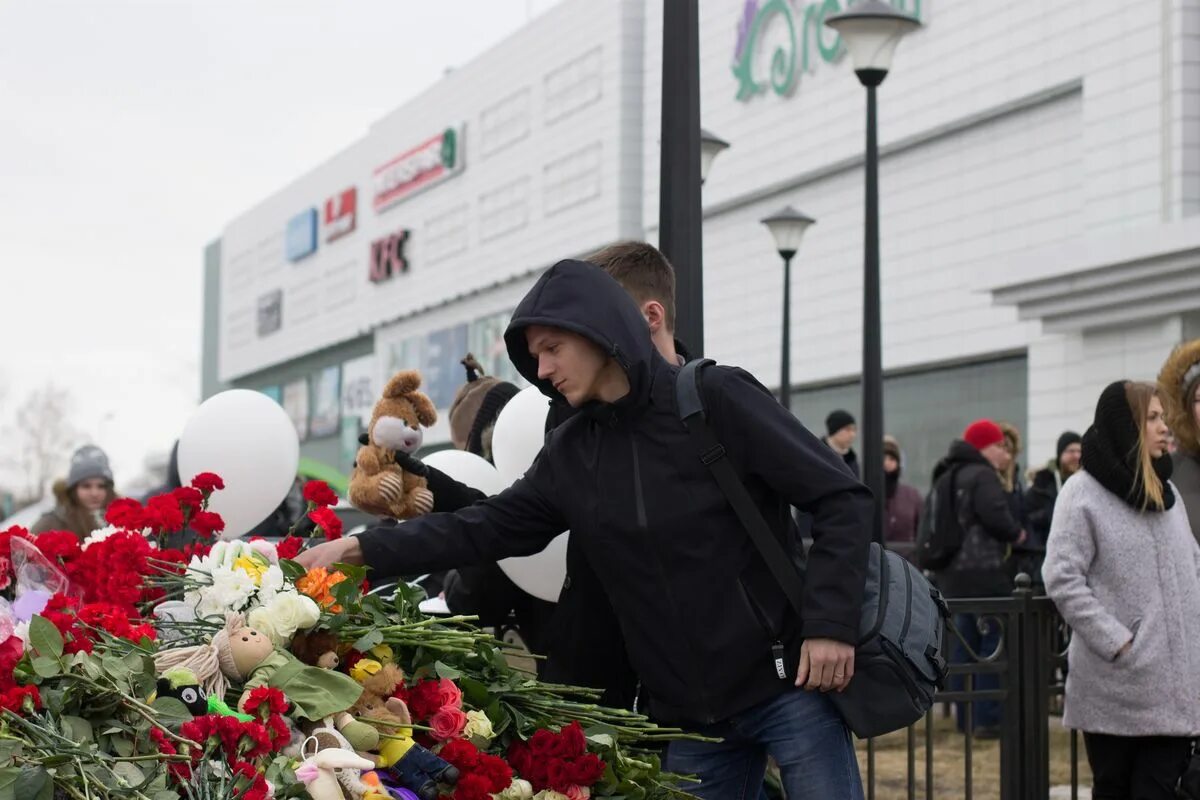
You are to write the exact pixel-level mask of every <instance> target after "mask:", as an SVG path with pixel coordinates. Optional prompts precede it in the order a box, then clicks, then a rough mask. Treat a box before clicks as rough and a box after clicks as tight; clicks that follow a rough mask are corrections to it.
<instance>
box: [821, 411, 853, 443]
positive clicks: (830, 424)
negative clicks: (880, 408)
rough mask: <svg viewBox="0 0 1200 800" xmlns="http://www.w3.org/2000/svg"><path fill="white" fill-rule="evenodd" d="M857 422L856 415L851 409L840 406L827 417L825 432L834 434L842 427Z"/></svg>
mask: <svg viewBox="0 0 1200 800" xmlns="http://www.w3.org/2000/svg"><path fill="white" fill-rule="evenodd" d="M855 424H857V423H855V421H854V416H853V415H852V414H851V413H850V412H849V411H843V410H841V409H840V408H839V409H838V410H837V411H834V412H833V413H831V414H830V415H829V416H828V417H826V418H825V432H826V433H828V434H829V435H830V436H833V435H834V434H835V433H837V432H838V431H840V430H841V429H842V428H845V427H847V426H848V425H855Z"/></svg>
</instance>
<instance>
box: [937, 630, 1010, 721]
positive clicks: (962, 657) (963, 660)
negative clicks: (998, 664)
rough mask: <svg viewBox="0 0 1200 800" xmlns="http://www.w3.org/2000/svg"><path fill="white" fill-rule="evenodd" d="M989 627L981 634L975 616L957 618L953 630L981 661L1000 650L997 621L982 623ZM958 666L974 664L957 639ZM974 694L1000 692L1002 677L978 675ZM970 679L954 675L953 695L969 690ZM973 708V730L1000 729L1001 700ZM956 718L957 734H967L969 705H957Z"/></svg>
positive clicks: (981, 701)
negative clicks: (997, 649) (998, 648)
mask: <svg viewBox="0 0 1200 800" xmlns="http://www.w3.org/2000/svg"><path fill="white" fill-rule="evenodd" d="M983 624H984V625H985V626H986V631H984V632H980V630H979V620H978V618H977V617H976V615H974V614H955V615H954V627H956V628H958V631H959V633H961V634H962V637H963V639H965V640H966V642H967V644H968V645H970V647H971V649H972V650H974V651H975V654H976V655H978V656H980V657H981V658H986V657H987V656H989V655H991V654H992V653H994V652H996V648H997V647H999V646H1000V625H999V623H998V622H997V621H996V620H994V619H988V620H985V621H984V622H983ZM953 663H955V664H971V663H975V659H973V658H972V657H971V656H970V654H968V653H967V650H966V648H965V647H963V643H962V642H960V641H959V640H958V637H954V660H953ZM973 677H974V684H973V686H972V690H973V691H978V692H982V691H990V690H992V689H999V688H1000V676H999V675H998V674H997V673H995V672H991V673H977V674H975V675H974V676H973ZM966 678H967V676H965V675H955V676H954V677H953V678H951V680H950V688H951V690H952V691H956V692H961V691H963V690H964V689H966V688H967V681H966ZM972 705H974V706H975V708H974V711H973V712H972V713H973V716H972V720H971V721H972V722H973V723H974V724H973V726H972V730H976V731H977V730H979V729H980V728H998V727H1000V722H1001V711H1002V710H1003V707H1002V706H1001V703H1000V701H999V700H976V701H974V703H972ZM954 706H955V707H954V711H955V715H956V716H957V718H958V730H959V732H960V733H965V732H966V730H967V704H966V703H955V704H954Z"/></svg>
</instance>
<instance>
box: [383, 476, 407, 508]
mask: <svg viewBox="0 0 1200 800" xmlns="http://www.w3.org/2000/svg"><path fill="white" fill-rule="evenodd" d="M379 496H380V497H381V498H383V500H384V502H385V503H387V504H388V505H393V504H395V503H397V502H399V500H400V498H401V497H403V496H404V481H403V479H402V478H401V477H400V476H399V475H395V474H393V473H390V472H389V473H387V474H385V475H382V476H380V478H379Z"/></svg>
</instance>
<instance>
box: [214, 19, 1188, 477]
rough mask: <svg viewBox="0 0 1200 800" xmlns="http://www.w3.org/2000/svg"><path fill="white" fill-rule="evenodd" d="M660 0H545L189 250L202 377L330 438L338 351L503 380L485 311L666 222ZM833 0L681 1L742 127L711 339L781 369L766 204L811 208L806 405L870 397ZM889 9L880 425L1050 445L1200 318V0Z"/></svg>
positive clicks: (508, 304)
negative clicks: (210, 369) (271, 401)
mask: <svg viewBox="0 0 1200 800" xmlns="http://www.w3.org/2000/svg"><path fill="white" fill-rule="evenodd" d="M661 5H662V4H661V3H659V2H656V0H606V2H602V3H595V2H587V0H565V2H563V3H561V4H560V5H558V6H556V7H554V8H553V9H551V10H550V11H549V12H547V13H546V14H544V15H542V16H541V17H539V18H538V19H536V20H535V21H533V22H532V23H531V24H529V25H528V26H526V27H525V28H524V29H522V30H521V31H520V32H518V33H517V34H515V35H514V36H512V37H511V38H510V39H508V40H506V41H504V42H502V43H501V44H499V45H498V46H496V47H495V48H493V49H492V50H490V51H488V52H487V53H485V54H484V55H482V56H480V57H479V58H478V59H476V60H475V61H473V62H472V63H470V64H468V65H466V66H464V67H462V68H460V69H459V70H457V71H455V72H454V73H452V74H450V75H449V76H447V77H446V78H445V79H444V80H442V81H440V82H439V83H438V84H437V85H436V86H434V87H432V88H431V89H430V90H429V91H427V92H426V93H424V94H423V95H421V96H419V97H417V98H416V99H414V100H413V101H411V102H409V103H407V104H405V106H403V107H402V108H400V109H397V111H396V112H394V113H393V114H392V115H390V116H388V117H386V118H385V119H383V120H380V121H379V122H378V123H376V124H375V125H374V126H372V127H371V129H370V130H369V131H368V133H367V135H366V136H365V137H364V138H363V139H362V140H360V141H358V142H356V143H354V144H352V145H351V146H350V147H349V148H347V150H345V151H343V153H341V154H339V155H337V156H335V157H334V158H333V159H331V160H330V161H329V162H327V163H325V164H324V165H322V166H320V167H318V168H317V169H315V170H313V171H312V172H310V173H308V174H306V175H305V176H303V177H301V178H300V179H298V180H297V181H296V182H295V183H294V184H292V185H291V186H289V187H287V188H285V189H283V190H281V191H280V192H279V193H277V194H276V195H274V196H272V197H271V198H268V199H267V200H266V201H264V202H263V203H262V204H260V205H259V206H257V207H255V208H254V209H252V210H251V211H249V212H247V213H246V214H244V215H242V216H240V217H238V218H237V219H235V220H233V221H232V222H231V223H230V224H229V226H228V227H227V228H226V230H225V231H224V233H223V235H222V237H221V241H220V243H219V247H217V248H216V249H217V250H219V256H217V255H213V254H212V253H211V252H210V267H213V265H216V266H215V269H216V271H217V273H218V275H217V280H216V281H215V283H217V284H219V291H217V292H213V294H216V295H217V297H216V298H215V300H217V301H219V302H218V306H219V307H218V309H217V310H216V311H215V312H214V313H212V314H209V315H207V316H206V319H213V320H219V322H218V323H216V324H215V326H214V327H215V332H214V336H215V339H216V340H217V341H216V342H210V339H211V338H213V337H210V336H209V335H207V333H206V343H209V347H208V349H210V350H212V351H213V352H215V353H217V354H218V356H217V358H216V359H215V361H216V365H217V366H216V369H217V372H218V377H219V379H220V381H221V382H222V383H224V384H234V385H244V386H253V387H255V388H264V389H267V390H268V391H276V389H274V388H273V387H274V386H275V385H276V384H275V382H276V381H278V384H277V385H278V387H279V388H278V391H279V392H280V395H281V400H283V401H284V402H285V405H288V407H289V409H290V410H291V411H293V412H295V414H294V415H295V416H297V417H298V416H299V411H298V406H299V404H300V401H299V399H298V398H299V395H300V389H299V388H295V387H298V386H299V380H300V378H301V377H302V376H301V375H300V373H305V375H306V376H307V377H305V380H306V381H307V384H306V385H307V389H306V390H305V392H306V395H305V396H306V400H305V404H306V406H307V408H306V409H305V413H306V414H307V416H308V420H307V423H306V424H307V425H308V427H309V429H310V430H309V431H308V433H310V434H312V441H313V442H314V444H312V445H309V444H308V443H306V448H308V449H311V448H313V447H317V446H318V444H317V443H318V442H319V441H320V440H321V439H322V437H326V439H328V437H330V436H333V437H337V436H340V437H341V440H342V441H344V442H345V443H346V446H344V447H342V449H341V451H339V452H345V451H346V450H347V449H348V447H349V443H350V441H351V439H350V437H348V436H347V435H346V433H347V431H348V423H347V422H346V420H347V419H350V418H352V417H353V416H354V414H356V413H357V411H356V410H355V408H354V403H353V402H352V399H353V398H343V401H345V402H342V403H341V404H340V405H339V406H338V409H337V410H332V409H330V408H329V404H330V402H331V401H330V399H329V398H330V397H331V396H333V395H331V390H330V388H329V383H330V381H332V380H333V378H332V368H333V367H334V366H338V367H339V370H340V372H339V375H340V377H341V383H345V384H346V388H349V386H350V385H351V384H352V383H353V382H354V381H353V380H351V381H347V380H346V377H347V375H349V376H350V377H351V378H352V379H353V378H354V376H356V375H362V374H365V373H366V372H370V373H371V374H372V375H373V376H375V378H374V379H375V380H376V386H375V388H376V389H377V388H378V386H377V382H378V380H379V379H380V377H381V376H383V375H385V374H389V373H390V372H391V371H394V370H395V369H398V368H402V367H407V366H416V367H419V368H421V369H422V370H423V372H424V373H425V375H426V379H427V383H428V384H429V385H430V389H431V394H433V395H434V398H435V400H436V401H437V402H438V404H439V405H441V406H443V407H445V406H446V405H448V402H449V399H448V396H452V394H453V389H454V388H455V387H456V386H457V385H458V384H459V383H460V382H461V380H462V372H461V370H460V369H459V368H458V367H457V365H456V362H457V360H458V358H461V356H462V354H463V353H465V352H466V350H467V349H473V350H474V351H475V352H476V355H480V351H481V350H482V351H484V353H486V356H485V358H487V359H488V363H489V365H490V366H491V367H492V369H494V370H496V371H498V372H499V373H500V374H506V373H505V370H506V369H507V367H506V365H505V362H504V358H503V352H502V349H501V348H500V347H499V345H498V334H499V332H501V331H502V330H503V326H504V324H505V322H506V319H507V314H508V313H509V312H510V311H511V309H512V308H513V306H514V305H515V303H516V301H517V300H518V299H519V298H520V296H521V295H522V294H523V292H524V291H525V290H526V289H527V288H528V286H529V285H530V284H531V283H532V281H533V280H535V279H536V276H537V274H538V273H540V271H541V270H543V269H545V268H546V267H548V266H549V265H550V264H552V263H553V262H554V261H556V260H557V259H559V258H563V257H569V256H578V255H582V254H585V253H587V252H589V251H591V250H593V249H595V248H597V247H599V246H602V245H604V244H606V243H608V242H612V241H616V240H619V239H625V238H647V239H648V240H650V241H654V240H655V237H656V235H657V229H658V167H659V164H658V161H659V146H658V141H659V116H660V107H661V101H662V98H661V93H660V88H661V80H660V66H661V63H660V53H661V44H662V37H663V31H662V23H661ZM842 5H843V3H840V2H839V0H792V2H788V0H769V1H764V0H747V1H746V2H743V1H742V0H701V3H700V13H701V18H700V38H701V42H700V47H701V76H700V77H701V106H702V123H703V125H704V127H705V128H707V129H709V130H711V131H713V132H715V133H717V134H719V135H720V136H721V137H723V138H725V139H727V140H728V141H729V142H730V143H731V145H732V146H731V147H730V149H729V150H728V151H727V152H725V153H723V154H722V155H721V156H720V157H719V158H718V160H717V161H716V163H715V165H714V167H713V169H712V172H711V173H710V175H709V178H708V180H707V182H706V184H705V186H704V199H703V204H704V229H703V237H704V281H705V309H704V312H705V320H706V331H705V347H706V352H705V355H707V356H710V357H713V358H716V359H718V360H719V361H722V362H727V363H736V364H740V365H742V366H744V367H746V368H748V369H750V370H751V371H752V372H754V373H755V374H756V375H758V376H759V377H760V379H761V380H762V381H763V382H764V383H766V384H767V385H769V386H775V385H777V384H778V380H779V379H778V375H779V370H780V364H779V358H780V348H781V322H782V307H781V290H782V268H781V262H780V259H779V257H778V255H777V254H776V253H775V252H774V249H773V245H772V242H771V239H770V236H769V235H768V233H767V232H766V230H765V228H763V226H762V225H761V224H760V223H759V222H758V221H759V220H760V219H761V218H762V217H765V216H767V215H768V214H770V213H771V212H773V211H775V210H777V209H778V208H780V207H782V206H784V205H787V204H791V205H794V206H796V207H797V208H799V209H801V210H803V211H805V212H806V213H808V214H810V215H811V216H813V217H815V218H816V219H817V220H818V222H817V224H816V225H815V226H813V227H812V228H811V229H810V230H809V232H808V233H807V234H806V238H805V241H804V243H803V245H802V248H801V251H800V253H799V254H798V255H797V257H796V259H795V261H794V262H793V287H792V329H791V353H792V364H791V375H792V381H793V384H794V389H793V392H794V396H795V400H794V409H795V410H796V412H797V413H798V414H799V416H800V417H801V419H803V420H804V421H805V422H806V423H807V424H809V425H810V426H811V427H814V428H820V426H821V422H822V420H823V419H824V415H825V413H826V412H827V411H829V410H831V409H832V408H833V407H837V406H842V407H846V408H848V409H849V410H851V411H852V412H856V411H857V407H858V405H857V404H858V402H859V399H858V398H859V395H858V388H857V380H858V373H859V368H860V364H861V320H862V296H861V295H862V249H863V248H862V226H863V155H862V154H863V139H864V102H865V97H864V92H863V91H862V89H861V88H860V87H859V86H858V84H857V81H856V80H855V78H854V76H853V74H852V71H851V68H850V65H849V63H848V60H847V59H845V58H844V57H842V54H841V50H842V48H841V47H840V43H839V42H838V41H837V38H836V36H834V34H833V32H832V31H830V30H828V29H825V28H824V26H823V25H822V24H821V21H822V20H823V18H824V17H825V16H827V15H829V14H832V13H836V12H837V11H838V10H841V7H842ZM896 5H897V6H900V7H902V8H903V9H904V10H906V11H908V12H909V13H913V14H916V15H917V16H919V17H920V18H921V20H922V22H923V27H922V29H921V30H920V31H919V32H918V33H915V34H913V35H911V36H910V37H908V38H907V39H906V40H905V41H904V42H902V44H901V46H900V49H899V50H898V52H897V56H896V59H895V62H894V69H893V74H891V75H889V77H888V78H887V80H886V81H885V83H884V84H883V86H882V87H881V89H880V93H879V100H880V144H881V152H882V161H881V168H880V176H881V208H882V218H881V219H882V263H883V295H882V303H883V343H884V369H885V373H886V374H887V380H886V383H885V388H886V392H887V394H886V399H885V418H886V420H887V426H888V429H889V432H891V433H894V434H895V435H897V436H898V437H899V438H900V439H901V442H902V444H903V445H904V446H905V448H906V451H907V453H908V463H909V464H910V465H911V467H912V468H911V470H910V474H911V475H913V476H914V478H915V480H916V481H917V482H918V484H919V485H920V484H921V483H922V482H923V481H924V480H925V477H924V476H926V475H927V474H928V471H929V468H930V467H931V466H932V462H933V461H934V460H936V458H937V457H938V455H940V454H941V452H944V450H945V448H946V445H947V444H948V441H949V438H950V437H951V436H953V435H954V433H955V432H957V431H959V430H961V428H962V427H963V425H964V424H965V423H967V422H969V421H970V420H971V419H973V418H975V417H978V416H994V417H999V418H1004V419H1008V420H1010V421H1012V422H1014V423H1016V424H1017V425H1018V426H1020V427H1023V428H1024V429H1025V430H1026V432H1027V434H1028V435H1027V439H1028V441H1029V448H1028V450H1029V454H1030V455H1029V456H1028V457H1027V458H1031V459H1032V460H1033V461H1042V460H1044V459H1046V458H1048V457H1049V456H1052V455H1053V442H1054V440H1055V438H1057V436H1058V434H1059V433H1060V432H1061V431H1062V430H1063V429H1066V428H1074V429H1082V428H1083V427H1086V425H1087V424H1088V422H1089V421H1090V418H1091V415H1092V409H1093V407H1094V403H1095V399H1096V397H1097V395H1098V393H1099V390H1100V388H1102V387H1103V386H1104V385H1105V384H1106V383H1108V382H1109V381H1111V380H1114V379H1116V378H1120V377H1129V378H1152V377H1153V376H1154V375H1155V374H1156V373H1157V371H1158V368H1159V366H1160V364H1161V363H1162V360H1163V359H1164V358H1165V356H1166V354H1167V352H1168V351H1169V349H1170V347H1171V346H1173V345H1174V344H1175V343H1177V342H1178V341H1180V340H1181V339H1183V338H1186V337H1188V336H1197V335H1200V292H1198V291H1197V290H1200V216H1197V215H1198V214H1200V6H1197V5H1196V4H1195V3H1190V2H1187V1H1186V0H1163V1H1162V2H1158V3H1131V2H1128V0H1125V1H1124V2H1122V0H1087V2H1086V3H1085V2H1084V1H1083V0H1060V1H1056V2H1055V3H1040V2H1036V0H1013V2H1007V3H980V2H975V1H974V0H896ZM439 137H440V138H439ZM447 138H449V139H450V140H452V141H451V142H450V144H449V145H447V144H446V140H447ZM421 148H424V150H422V149H421ZM449 151H453V152H449ZM448 153H449V156H450V158H449V159H448V158H447V154H448ZM350 189H354V190H355V192H356V195H355V200H354V214H355V218H354V221H353V223H348V222H346V219H345V218H346V213H345V208H346V203H347V202H349V201H348V200H346V199H345V198H347V197H348V195H347V194H346V192H347V191H348V190H350ZM331 202H332V205H330V203H331ZM350 225H352V229H348V228H349V226H350ZM289 226H290V231H291V234H292V235H290V236H289ZM330 239H332V241H330ZM289 253H290V257H289ZM677 266H678V267H679V268H681V269H682V268H685V265H677ZM210 285H212V284H211V283H210ZM210 300H214V298H210ZM347 347H350V348H352V349H353V348H357V350H353V352H354V356H353V359H346V360H345V361H343V362H341V363H340V364H339V363H334V362H336V360H337V358H341V357H342V356H343V355H346V354H348V353H350V352H351V351H350V350H346V348H347ZM331 359H332V361H331ZM348 361H356V362H357V365H356V366H355V365H352V366H350V367H349V368H347V367H346V363H347V362H348ZM327 362H329V363H327ZM289 370H293V371H294V372H296V373H297V374H295V375H292V374H291V373H289ZM322 374H324V375H325V376H326V377H324V378H322V377H320V376H321V375H322ZM284 378H287V380H284ZM288 384H290V385H292V386H293V388H292V390H291V394H290V395H289V397H288V398H285V397H283V394H284V393H285V391H286V385H288ZM214 385H215V384H214ZM360 405H361V403H360ZM318 407H319V408H318ZM318 412H321V413H318ZM314 416H315V417H316V419H315V421H316V422H318V423H320V424H319V425H318V426H316V427H315V429H314V426H313V425H312V423H313V422H314V419H313V418H314ZM335 417H337V418H340V423H332V424H331V420H333V419H334V418H335ZM335 428H336V431H337V432H336V433H334V434H330V433H328V431H330V430H331V429H335ZM318 431H319V432H320V435H316V434H317V432H318ZM356 432H357V431H355V433H356ZM432 438H433V439H434V440H441V441H444V440H445V430H444V426H442V427H439V428H438V429H436V430H435V431H434V432H433V437H432ZM329 440H330V441H333V439H329ZM326 460H327V461H328V460H329V457H328V456H326ZM337 466H339V467H340V468H344V467H345V466H347V465H346V464H345V463H344V457H343V458H342V463H340V464H338V465H337Z"/></svg>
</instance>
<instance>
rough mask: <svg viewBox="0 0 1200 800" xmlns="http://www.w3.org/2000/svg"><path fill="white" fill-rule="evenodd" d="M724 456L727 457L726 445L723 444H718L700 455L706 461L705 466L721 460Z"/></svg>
mask: <svg viewBox="0 0 1200 800" xmlns="http://www.w3.org/2000/svg"><path fill="white" fill-rule="evenodd" d="M724 457H725V447H724V446H723V445H721V444H718V445H717V446H715V447H712V448H709V449H708V450H706V451H705V452H704V453H702V454H701V456H700V460H701V461H702V462H703V463H704V466H706V467H707V466H711V465H712V464H713V463H714V462H716V461H720V460H721V459H722V458H724Z"/></svg>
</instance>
